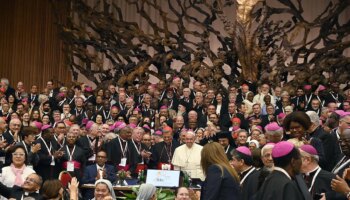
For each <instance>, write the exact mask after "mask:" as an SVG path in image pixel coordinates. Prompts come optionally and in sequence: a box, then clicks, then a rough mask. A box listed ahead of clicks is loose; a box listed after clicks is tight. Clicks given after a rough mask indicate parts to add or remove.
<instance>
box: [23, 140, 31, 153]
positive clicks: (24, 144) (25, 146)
mask: <svg viewBox="0 0 350 200" xmlns="http://www.w3.org/2000/svg"><path fill="white" fill-rule="evenodd" d="M22 144H23V146H24V148H25V149H26V152H27V154H28V153H29V152H28V148H27V145H26V143H25V142H24V141H22Z"/></svg>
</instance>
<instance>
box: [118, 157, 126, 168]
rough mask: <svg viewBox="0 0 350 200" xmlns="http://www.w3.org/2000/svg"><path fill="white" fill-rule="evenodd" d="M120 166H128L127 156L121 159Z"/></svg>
mask: <svg viewBox="0 0 350 200" xmlns="http://www.w3.org/2000/svg"><path fill="white" fill-rule="evenodd" d="M119 166H121V167H125V166H126V158H122V159H121V160H120V163H119Z"/></svg>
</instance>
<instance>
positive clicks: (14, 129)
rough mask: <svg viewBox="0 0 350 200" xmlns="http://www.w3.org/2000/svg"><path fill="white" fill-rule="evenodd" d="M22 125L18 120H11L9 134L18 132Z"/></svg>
mask: <svg viewBox="0 0 350 200" xmlns="http://www.w3.org/2000/svg"><path fill="white" fill-rule="evenodd" d="M21 126H22V123H21V121H20V120H19V119H17V118H16V119H11V121H10V130H11V132H13V133H14V132H18V131H19V130H20V129H21Z"/></svg>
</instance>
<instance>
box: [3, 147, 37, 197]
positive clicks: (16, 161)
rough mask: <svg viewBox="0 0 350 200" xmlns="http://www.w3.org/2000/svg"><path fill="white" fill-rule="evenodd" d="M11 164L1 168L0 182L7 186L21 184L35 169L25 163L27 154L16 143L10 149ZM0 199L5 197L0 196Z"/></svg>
mask: <svg viewBox="0 0 350 200" xmlns="http://www.w3.org/2000/svg"><path fill="white" fill-rule="evenodd" d="M10 152H12V154H11V160H12V162H11V165H10V166H7V167H4V168H2V176H1V178H0V181H1V183H3V184H4V185H6V186H7V187H12V186H14V185H18V186H22V184H23V183H24V181H25V180H26V178H27V176H29V175H30V174H33V173H35V171H34V170H33V169H32V168H30V167H27V166H26V165H25V162H26V159H27V154H26V150H25V149H24V147H23V146H20V145H16V146H14V147H13V149H11V151H10ZM1 199H6V198H4V197H1Z"/></svg>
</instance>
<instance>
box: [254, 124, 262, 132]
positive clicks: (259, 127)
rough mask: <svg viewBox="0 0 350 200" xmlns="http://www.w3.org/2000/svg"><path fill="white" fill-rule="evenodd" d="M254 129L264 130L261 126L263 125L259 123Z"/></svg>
mask: <svg viewBox="0 0 350 200" xmlns="http://www.w3.org/2000/svg"><path fill="white" fill-rule="evenodd" d="M254 129H259V130H260V131H262V127H261V126H259V125H257V126H255V128H254Z"/></svg>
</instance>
